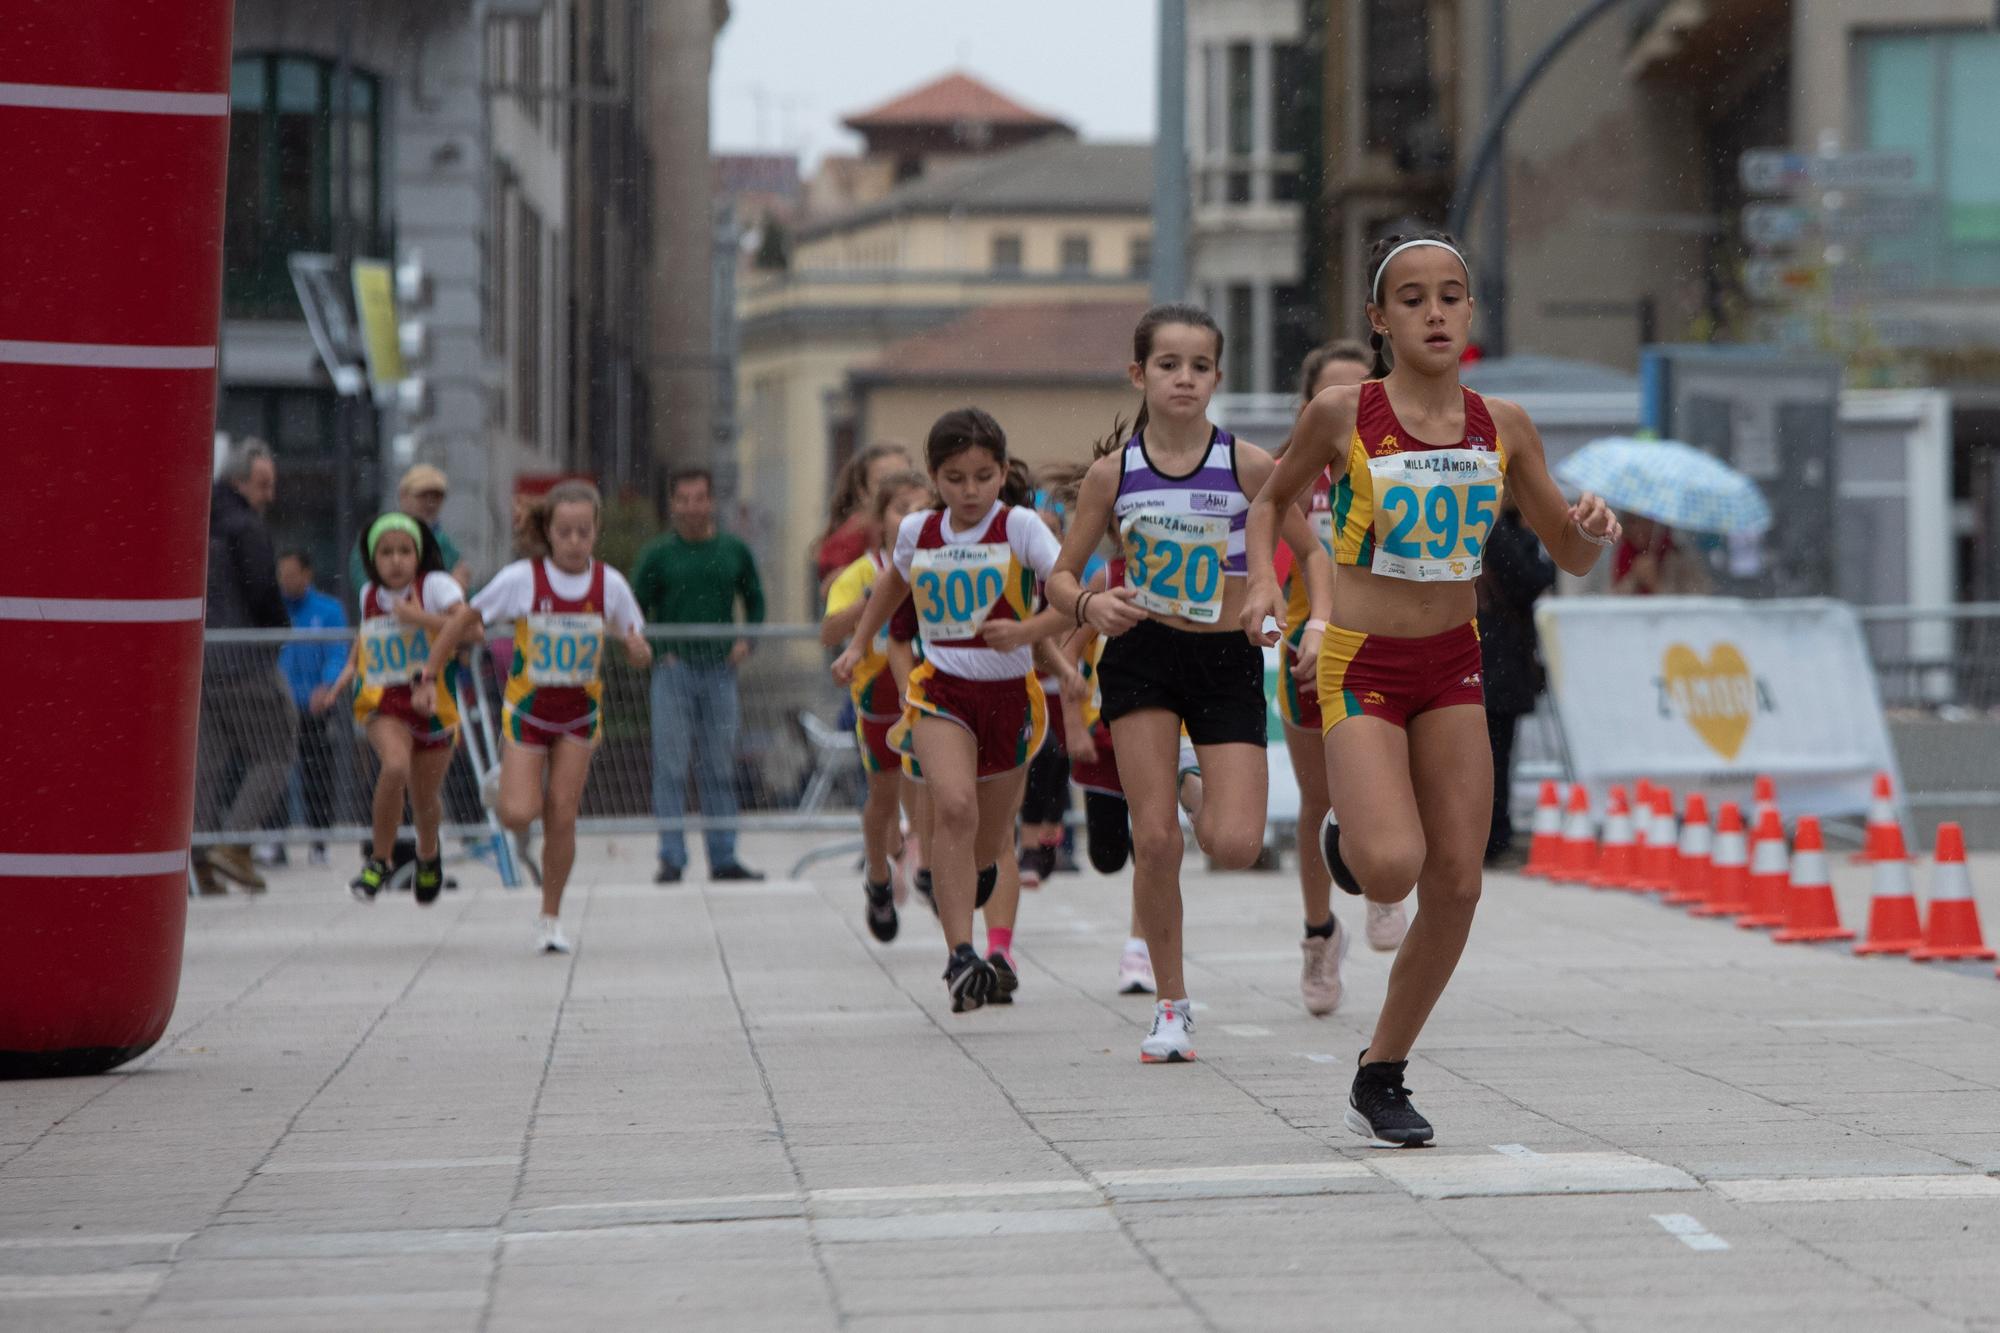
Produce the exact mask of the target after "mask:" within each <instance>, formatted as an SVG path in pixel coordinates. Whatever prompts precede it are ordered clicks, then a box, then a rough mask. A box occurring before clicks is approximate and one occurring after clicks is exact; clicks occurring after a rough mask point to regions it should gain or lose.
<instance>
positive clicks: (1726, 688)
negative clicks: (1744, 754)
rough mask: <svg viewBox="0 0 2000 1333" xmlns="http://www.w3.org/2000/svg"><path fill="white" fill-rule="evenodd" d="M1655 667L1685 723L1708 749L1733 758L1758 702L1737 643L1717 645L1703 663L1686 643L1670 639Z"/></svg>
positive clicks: (1747, 732) (1747, 667) (1748, 732)
mask: <svg viewBox="0 0 2000 1333" xmlns="http://www.w3.org/2000/svg"><path fill="white" fill-rule="evenodd" d="M1660 672H1661V675H1662V676H1663V677H1664V678H1665V680H1666V687H1667V696H1668V697H1669V698H1671V699H1672V700H1673V701H1674V702H1675V703H1676V704H1677V705H1679V707H1680V711H1681V716H1682V717H1684V718H1686V719H1687V722H1688V725H1689V726H1691V727H1693V728H1694V729H1695V732H1696V734H1697V735H1699V736H1700V737H1701V738H1702V740H1703V741H1705V742H1707V744H1708V748H1709V749H1711V750H1714V751H1715V752H1716V753H1717V754H1719V755H1721V756H1722V757H1723V758H1724V759H1734V758H1735V757H1736V754H1737V752H1738V751H1739V750H1741V749H1742V748H1743V739H1744V737H1746V736H1748V735H1749V734H1750V720H1751V718H1752V717H1753V716H1755V713H1756V707H1757V682H1756V680H1755V679H1754V678H1753V677H1752V676H1751V674H1750V664H1749V663H1748V662H1745V661H1744V660H1743V654H1742V653H1740V652H1738V651H1737V649H1736V645H1735V644H1733V643H1718V644H1716V645H1715V647H1713V648H1711V649H1710V650H1709V653H1708V660H1707V661H1706V662H1704V661H1702V660H1701V658H1699V657H1697V656H1696V655H1695V651H1694V649H1692V648H1690V647H1688V646H1687V645H1686V644H1684V643H1677V644H1674V645H1672V646H1671V647H1669V648H1668V649H1667V653H1666V656H1665V657H1664V658H1662V659H1661V662H1660Z"/></svg>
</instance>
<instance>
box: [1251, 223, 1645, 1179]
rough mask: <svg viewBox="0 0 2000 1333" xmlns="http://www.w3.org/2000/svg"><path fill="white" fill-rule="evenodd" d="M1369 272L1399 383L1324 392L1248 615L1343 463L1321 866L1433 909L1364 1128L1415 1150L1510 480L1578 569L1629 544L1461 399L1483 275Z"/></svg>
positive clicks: (1608, 520) (1425, 265) (1306, 419)
mask: <svg viewBox="0 0 2000 1333" xmlns="http://www.w3.org/2000/svg"><path fill="white" fill-rule="evenodd" d="M1369 272H1370V273H1371V274H1372V275H1373V279H1374V280H1373V282H1372V284H1371V286H1370V293H1369V301H1368V308H1367V314H1368V322H1369V325H1370V326H1371V327H1372V328H1373V329H1374V334H1373V337H1372V338H1371V339H1370V341H1371V342H1372V344H1373V345H1374V347H1375V349H1376V353H1377V366H1376V370H1377V373H1378V375H1380V373H1381V371H1382V366H1381V363H1380V357H1381V352H1382V349H1383V346H1384V344H1385V343H1386V344H1387V346H1388V347H1389V348H1390V349H1391V350H1392V351H1393V352H1394V354H1395V356H1394V365H1395V368H1394V369H1393V370H1390V371H1388V373H1387V374H1386V376H1383V377H1381V378H1376V379H1371V380H1368V381H1366V382H1364V383H1362V384H1359V385H1340V386H1336V387H1333V388H1329V389H1326V390H1325V391H1323V392H1321V393H1319V394H1317V395H1315V396H1314V398H1313V400H1312V403H1311V404H1310V405H1309V406H1308V407H1307V408H1306V410H1305V412H1304V414H1303V415H1302V416H1301V417H1300V418H1299V423H1298V426H1297V428H1296V429H1295V430H1294V431H1293V432H1292V442H1291V446H1290V447H1289V448H1288V449H1287V450H1286V451H1285V456H1284V458H1283V460H1281V461H1280V462H1279V464H1278V468H1277V471H1276V472H1275V473H1273V474H1272V476H1271V479H1270V481H1269V483H1268V484H1267V485H1266V486H1265V487H1264V489H1263V490H1262V491H1261V492H1260V493H1259V494H1258V496H1257V499H1256V502H1255V503H1254V504H1253V505H1251V507H1250V519H1249V524H1248V542H1247V544H1248V547H1249V551H1250V556H1249V558H1250V570H1251V580H1252V586H1251V589H1250V595H1249V596H1248V597H1247V598H1246V599H1245V601H1244V606H1243V618H1244V623H1245V625H1246V627H1247V626H1254V625H1255V624H1257V623H1260V622H1261V620H1262V618H1263V616H1265V615H1266V614H1268V613H1270V612H1271V611H1273V610H1275V609H1276V608H1277V607H1279V606H1280V605H1282V595H1281V594H1280V593H1279V591H1278V586H1277V581H1276V580H1275V579H1274V578H1273V577H1272V576H1271V572H1270V570H1271V555H1272V550H1273V546H1274V537H1275V535H1276V532H1277V527H1278V520H1279V518H1280V516H1284V517H1287V518H1289V517H1290V515H1291V514H1292V513H1293V512H1294V510H1293V505H1294V504H1295V503H1296V502H1297V500H1298V497H1299V496H1300V495H1302V494H1303V493H1304V492H1305V491H1306V489H1307V488H1308V487H1309V486H1311V485H1312V482H1313V478H1315V477H1317V476H1318V475H1319V474H1320V472H1321V471H1322V470H1325V469H1328V468H1331V470H1332V480H1333V488H1332V513H1333V541H1334V558H1335V560H1336V561H1337V562H1338V563H1339V565H1340V566H1341V569H1340V576H1339V578H1338V580H1337V581H1336V583H1335V587H1334V601H1333V624H1332V626H1331V627H1330V628H1329V629H1328V630H1327V632H1326V637H1325V640H1324V642H1323V643H1322V645H1321V647H1320V650H1319V707H1320V715H1321V721H1322V725H1323V726H1324V727H1325V730H1326V740H1325V750H1326V775H1327V791H1328V795H1329V796H1330V797H1331V799H1332V806H1333V815H1334V817H1337V819H1338V821H1339V822H1338V824H1335V823H1334V822H1333V819H1331V818H1330V819H1329V820H1328V821H1327V823H1326V824H1324V825H1323V826H1322V830H1321V851H1322V853H1323V854H1324V855H1325V858H1326V864H1327V867H1328V869H1329V870H1331V871H1332V872H1333V878H1334V882H1335V883H1337V884H1339V885H1340V887H1341V888H1343V889H1344V890H1346V891H1347V892H1349V893H1360V894H1365V895H1366V896H1367V897H1368V899H1369V900H1370V901H1371V902H1396V901H1400V900H1401V899H1402V898H1404V897H1406V896H1408V894H1409V892H1410V888H1411V886H1412V885H1415V886H1416V892H1417V898H1418V911H1417V914H1416V916H1415V917H1414V918H1413V919H1412V920H1411V922H1410V929H1409V934H1408V935H1407V936H1406V937H1405V939H1404V941H1403V946H1402V949H1401V950H1400V951H1399V952H1398V953H1397V955H1396V962H1395V965H1394V966H1393V967H1392V968H1391V969H1390V972H1389V991H1388V995H1387V996H1386V998H1385V999H1384V1000H1383V1002H1382V1012H1381V1015H1380V1016H1379V1017H1378V1018H1377V1019H1376V1022H1375V1033H1374V1037H1373V1039H1372V1040H1371V1041H1370V1042H1369V1044H1368V1046H1367V1048H1366V1049H1364V1050H1363V1051H1362V1052H1361V1058H1360V1062H1359V1063H1360V1068H1359V1070H1358V1071H1357V1073H1356V1074H1355V1078H1354V1086H1353V1089H1352V1091H1351V1093H1350V1094H1349V1097H1348V1106H1347V1111H1346V1122H1347V1126H1348V1128H1349V1129H1351V1130H1353V1131H1354V1132H1355V1133H1357V1134H1360V1135H1362V1136H1363V1137H1364V1138H1367V1139H1368V1140H1370V1141H1371V1142H1372V1143H1374V1144H1376V1145H1378V1146H1381V1147H1413V1146H1417V1145H1420V1144H1424V1143H1427V1142H1429V1141H1430V1139H1431V1137H1432V1131H1431V1126H1430V1122H1428V1121H1427V1120H1425V1119H1424V1117H1423V1116H1422V1115H1420V1114H1418V1112H1417V1110H1416V1108H1415V1107H1414V1106H1412V1105H1411V1104H1410V1094H1409V1089H1408V1088H1407V1087H1406V1086H1405V1085H1404V1082H1403V1071H1404V1069H1405V1068H1406V1066H1407V1065H1408V1063H1409V1055H1410V1048H1411V1047H1412V1046H1413V1045H1415V1044H1416V1040H1417V1036H1418V1034H1419V1033H1420V1032H1422V1031H1423V1026H1424V1021H1425V1020H1426V1019H1427V1018H1428V1017H1429V1016H1430V1012H1431V1009H1432V1007H1433V1006H1434V1005H1436V1004H1437V1001H1438V997H1439V996H1440V995H1442V994H1443V993H1444V988H1445V984H1446V983H1447V982H1448V981H1450V979H1451V974H1452V971H1453V969H1454V968H1456V967H1457V965H1458V958H1459V955H1460V953H1462V952H1463V951H1464V948H1465V939H1466V935H1467V934H1468V933H1469V932H1470V930H1471V928H1472V914H1473V909H1474V907H1475V906H1477V904H1478V902H1479V888H1480V860H1481V858H1482V856H1483V855H1484V853H1485V850H1486V830H1487V824H1488V822H1489V821H1490V819H1491V818H1492V788H1493V762H1492V752H1491V748H1490V742H1489V741H1488V739H1487V734H1486V716H1485V703H1484V700H1485V690H1484V686H1483V684H1482V678H1481V674H1480V659H1479V632H1478V629H1477V627H1476V625H1475V624H1474V621H1473V614H1474V612H1475V611H1476V610H1477V607H1478V598H1477V595H1476V594H1475V592H1474V585H1473V580H1475V579H1476V578H1477V577H1478V576H1479V568H1480V556H1481V552H1482V550H1483V548H1484V546H1485V543H1486V537H1487V534H1488V533H1489V532H1491V531H1492V528H1493V522H1494V520H1495V518H1497V517H1498V516H1499V512H1500V488H1501V486H1502V484H1503V482H1511V484H1512V485H1513V488H1514V497H1515V499H1516V501H1517V502H1518V503H1519V505H1520V510H1521V514H1522V517H1524V518H1525V519H1527V521H1528V524H1529V525H1530V526H1531V527H1533V528H1534V530H1535V532H1536V534H1537V535H1538V536H1540V537H1541V539H1542V541H1543V543H1544V544H1545V545H1546V546H1547V547H1548V548H1549V553H1550V554H1551V555H1552V556H1554V557H1555V562H1556V564H1558V565H1560V566H1561V567H1562V568H1563V569H1566V570H1568V571H1569V572H1571V573H1572V574H1585V573H1588V572H1589V570H1590V568H1591V566H1592V565H1594V564H1596V563H1597V557H1598V555H1599V553H1600V552H1601V551H1602V549H1603V548H1604V547H1606V546H1609V545H1610V544H1611V543H1613V542H1615V541H1617V540H1618V533H1619V529H1618V520H1617V517H1616V516H1615V515H1614V514H1612V512H1611V511H1610V509H1608V508H1607V507H1606V506H1605V504H1604V502H1603V501H1602V500H1600V499H1598V498H1597V497H1596V496H1594V495H1585V496H1584V497H1583V498H1582V499H1581V500H1580V501H1579V502H1578V503H1577V504H1575V505H1570V504H1568V503H1566V502H1565V501H1564V500H1563V497H1562V493H1561V492H1560V491H1558V490H1557V489H1556V485H1555V482H1554V481H1552V480H1550V478H1549V471H1548V465H1547V463H1546V461H1545V459H1544V458H1543V455H1542V441H1541V437H1540V436H1539V435H1537V434H1536V433H1535V427H1534V423H1533V422H1531V421H1529V420H1528V415H1527V413H1525V412H1523V411H1522V410H1521V409H1520V408H1519V407H1517V406H1515V405H1514V404H1513V403H1507V402H1501V401H1499V400H1498V399H1494V400H1491V401H1488V400H1486V399H1483V398H1481V397H1480V396H1479V395H1478V394H1476V393H1474V392H1472V391H1471V390H1470V389H1467V388H1464V387H1462V386H1461V385H1460V384H1459V380H1458V367H1459V358H1460V356H1461V355H1462V354H1463V353H1464V351H1465V347H1466V335H1467V331H1468V329H1469V327H1470V324H1471V319H1472V290H1471V289H1472V278H1471V272H1470V270H1469V268H1468V267H1467V265H1466V262H1465V258H1464V256H1462V255H1461V254H1460V253H1459V252H1458V249H1457V247H1456V246H1455V245H1453V244H1452V242H1451V240H1450V239H1449V238H1448V237H1446V236H1444V235H1442V234H1440V233H1436V232H1432V233H1426V234H1424V235H1422V236H1413V237H1404V236H1392V237H1389V238H1388V239H1386V240H1384V241H1380V242H1378V243H1377V244H1376V247H1375V249H1374V251H1373V252H1372V254H1371V256H1370V263H1369ZM1435 441H1451V443H1449V444H1442V443H1434V442H1435Z"/></svg>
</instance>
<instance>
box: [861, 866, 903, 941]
mask: <svg viewBox="0 0 2000 1333" xmlns="http://www.w3.org/2000/svg"><path fill="white" fill-rule="evenodd" d="M861 888H862V891H863V892H864V893H866V894H867V895H868V933H869V934H870V935H873V936H874V937H875V938H876V939H878V940H880V941H882V943H884V944H887V943H888V942H889V941H890V940H893V939H895V938H896V928H897V926H898V925H900V924H901V923H900V922H899V921H897V919H896V895H895V893H894V892H893V891H892V890H891V889H890V887H889V883H888V881H887V880H884V881H883V882H882V883H880V884H870V883H868V882H867V881H866V880H865V879H864V880H863V881H862V882H861Z"/></svg>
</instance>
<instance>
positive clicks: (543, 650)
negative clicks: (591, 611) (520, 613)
mask: <svg viewBox="0 0 2000 1333" xmlns="http://www.w3.org/2000/svg"><path fill="white" fill-rule="evenodd" d="M603 651H604V617H602V616H591V615H558V614H554V613H549V612H544V613H541V614H539V615H532V616H529V617H528V651H527V658H528V661H527V667H528V679H529V680H530V681H532V682H533V683H535V684H536V685H557V686H570V687H574V686H578V685H589V684H591V683H592V682H593V681H595V680H596V679H597V659H598V657H599V656H600V655H601V654H602V653H603Z"/></svg>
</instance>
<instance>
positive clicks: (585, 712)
mask: <svg viewBox="0 0 2000 1333" xmlns="http://www.w3.org/2000/svg"><path fill="white" fill-rule="evenodd" d="M504 717H505V719H506V722H505V728H504V730H505V732H506V735H507V739H508V740H510V741H512V742H514V744H516V745H518V746H521V747H522V748H523V749H527V750H546V749H548V748H549V747H550V746H551V745H554V744H555V743H556V742H557V741H575V742H576V743H577V744H579V745H596V744H597V740H598V737H599V735H600V734H601V733H602V732H603V729H604V718H603V715H602V713H601V712H600V710H599V709H598V706H597V700H595V699H593V698H591V697H590V694H589V692H588V691H585V690H581V689H570V688H566V687H565V688H558V689H539V690H536V691H534V692H533V693H532V694H530V695H529V696H528V697H527V698H525V699H523V700H521V702H520V703H519V704H512V703H510V704H508V705H507V706H506V709H505V713H504Z"/></svg>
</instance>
